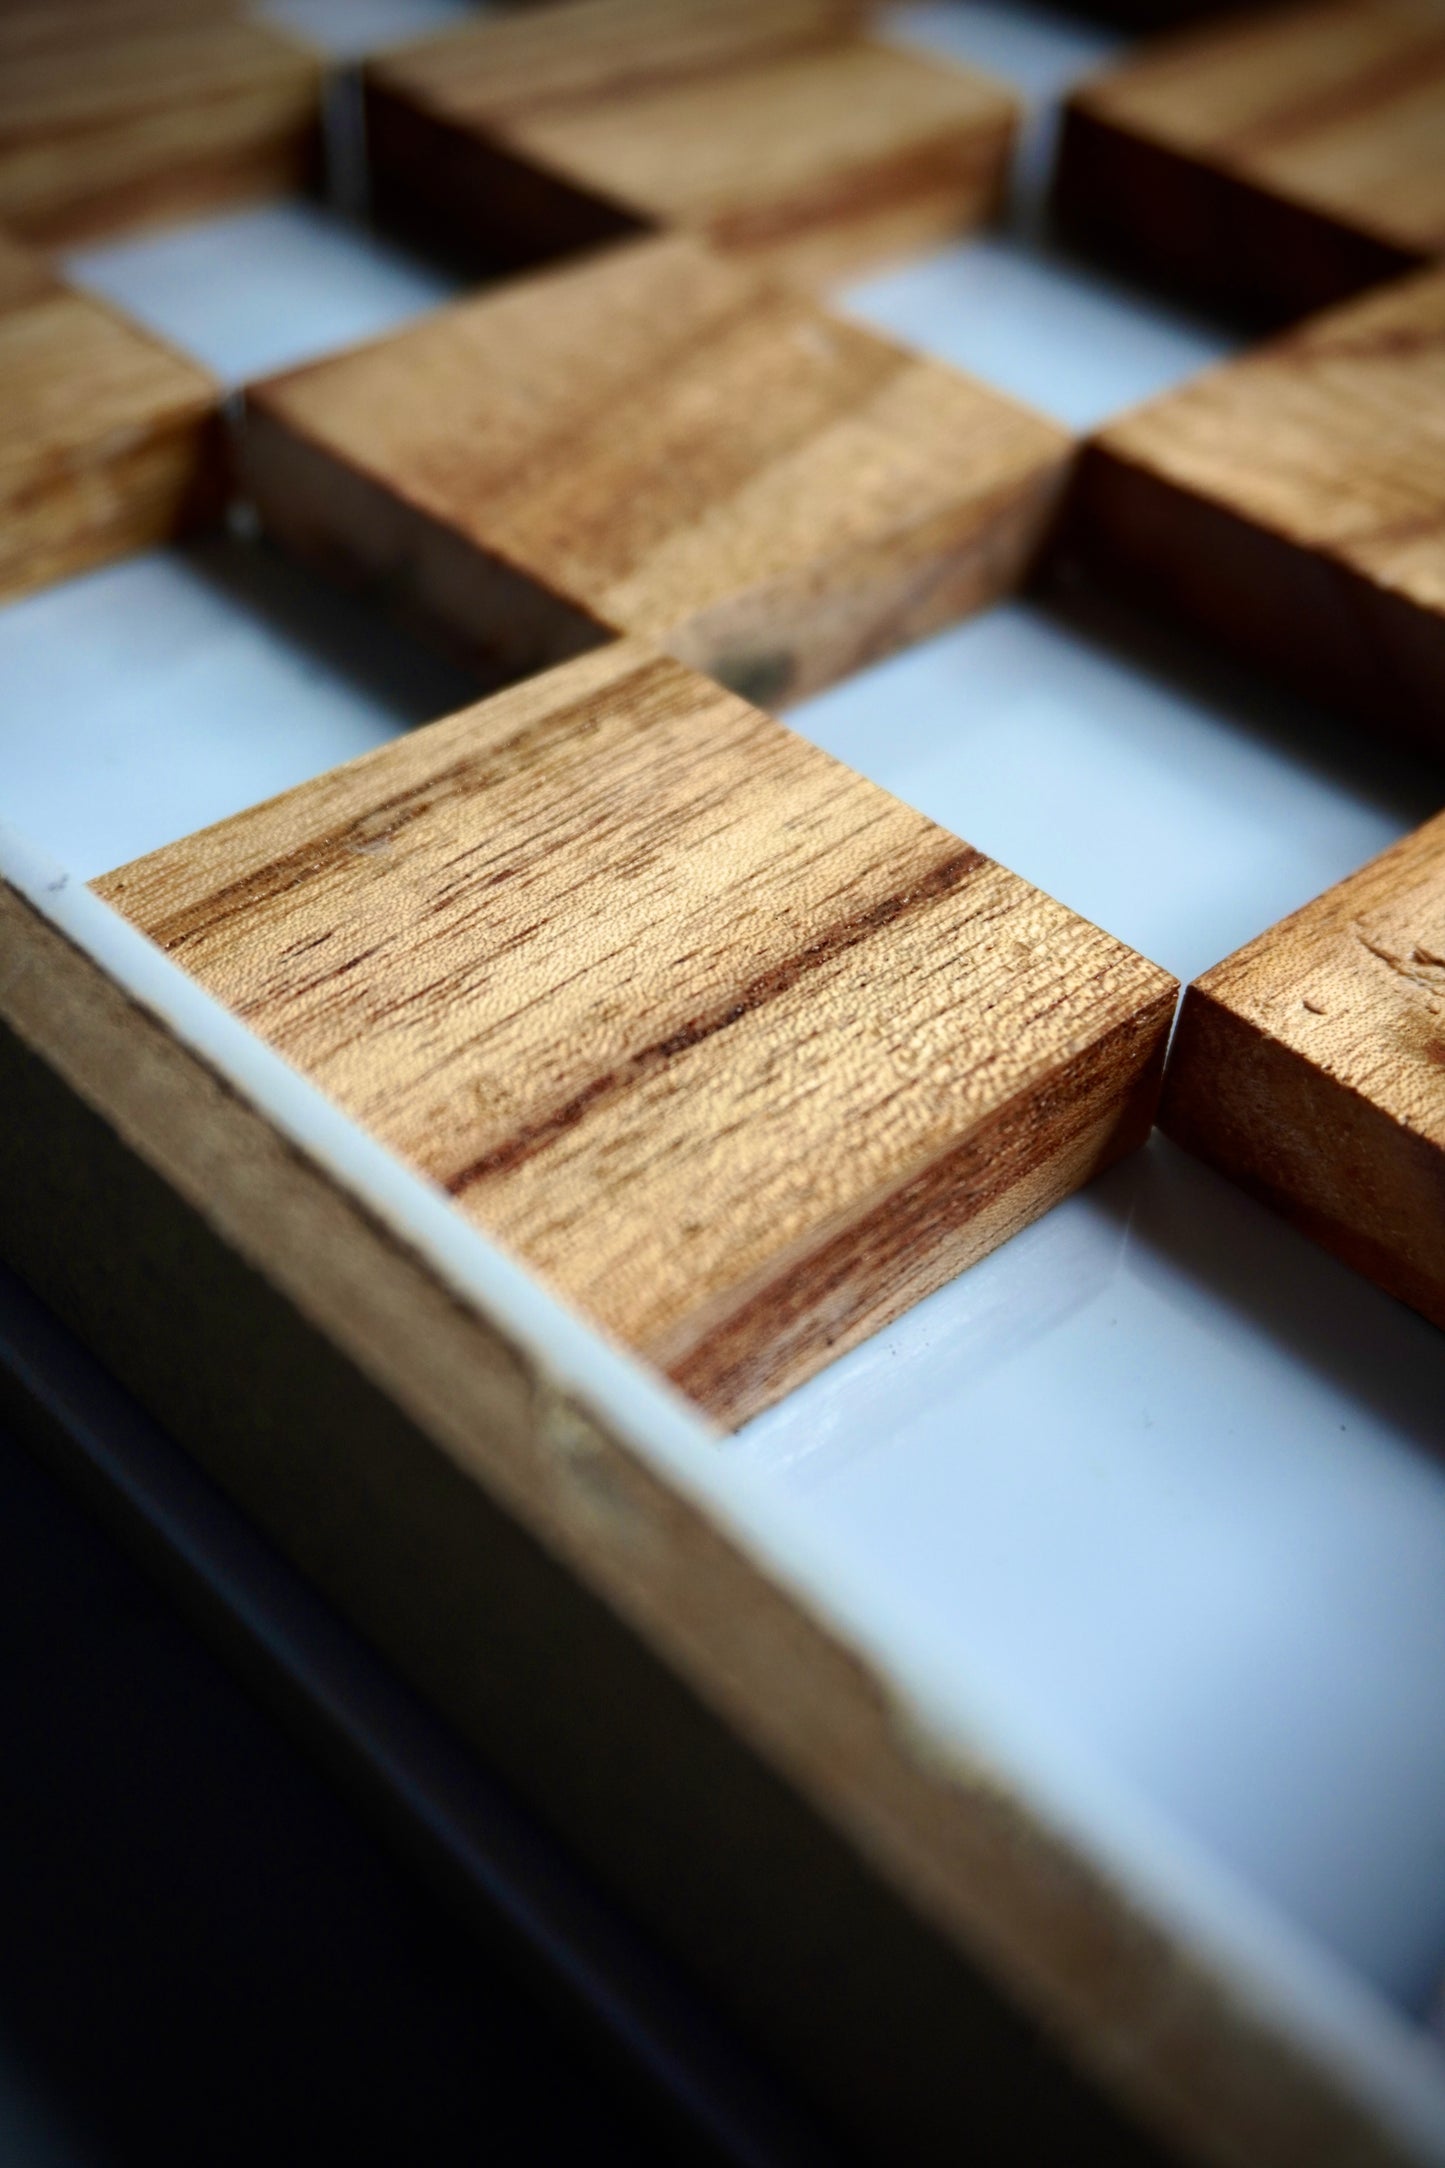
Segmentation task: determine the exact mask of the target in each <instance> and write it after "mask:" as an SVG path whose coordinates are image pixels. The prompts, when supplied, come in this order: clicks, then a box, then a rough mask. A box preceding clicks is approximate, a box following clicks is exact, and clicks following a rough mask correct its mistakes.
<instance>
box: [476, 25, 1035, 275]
mask: <svg viewBox="0 0 1445 2168" xmlns="http://www.w3.org/2000/svg"><path fill="white" fill-rule="evenodd" d="M1016 117H1017V108H1016V105H1015V103H1014V100H1013V99H1012V98H1011V97H1010V96H1009V95H1008V94H1007V93H1006V92H1005V91H1003V90H1001V89H999V88H998V87H997V86H996V85H994V84H993V83H991V82H989V81H987V80H986V79H985V78H983V77H981V76H976V75H972V74H970V73H967V72H965V71H964V70H963V69H960V68H949V67H945V66H943V65H941V64H938V63H935V62H931V61H927V60H924V59H922V58H920V57H917V56H914V55H912V54H908V53H903V52H897V51H894V50H892V49H891V48H889V47H887V46H882V45H876V44H873V43H871V42H870V41H868V40H867V39H863V38H847V39H839V40H837V41H835V42H834V43H833V44H832V45H830V46H827V47H824V48H822V49H821V50H818V51H812V52H804V53H800V54H793V55H787V56H785V57H783V58H780V59H774V60H771V61H769V62H767V63H766V64H760V65H756V66H752V67H748V68H739V69H735V70H733V71H732V72H730V73H726V74H723V75H721V76H713V75H710V74H707V73H699V74H698V75H697V76H695V77H692V78H689V79H687V80H684V81H681V82H676V83H671V84H667V85H664V86H660V87H654V88H650V89H647V90H643V91H639V92H635V93H633V94H632V95H630V96H625V97H624V96H613V97H609V98H607V99H606V100H599V101H598V102H597V103H595V104H591V105H587V106H562V107H558V108H551V109H544V110H542V111H539V112H537V113H535V114H532V115H526V116H521V117H519V118H518V119H517V120H516V121H514V122H510V123H508V124H505V126H504V130H503V133H504V138H505V140H506V142H507V143H508V144H509V145H510V146H512V147H514V148H515V149H517V150H519V151H520V152H522V153H523V154H525V155H527V156H530V157H533V158H535V159H537V160H538V161H539V162H540V163H541V164H542V166H543V167H544V168H545V169H548V170H552V171H556V172H560V173H564V174H567V175H568V176H570V177H571V178H572V179H573V180H575V181H576V182H577V184H578V185H579V187H583V188H586V189H588V190H589V191H592V192H595V193H596V194H598V195H599V196H601V197H602V198H604V199H605V200H607V201H610V202H614V203H621V204H625V205H627V206H628V207H629V208H631V209H633V210H635V211H636V212H637V213H638V215H639V216H642V217H646V218H650V219H651V220H653V221H654V222H655V223H656V224H657V225H659V226H684V227H687V228H689V229H690V230H693V231H696V232H700V233H703V234H705V235H706V236H707V238H708V239H709V240H710V241H711V242H712V244H713V245H714V246H715V247H717V248H720V249H722V250H724V251H726V252H728V253H736V254H739V255H744V256H747V257H748V258H750V259H751V260H754V261H760V262H763V261H765V262H767V263H769V264H770V265H775V266H777V267H779V268H782V269H785V270H789V271H791V272H795V273H797V274H799V275H811V276H816V277H825V276H832V275H837V274H838V273H841V272H842V271H845V270H848V269H851V268H853V267H854V266H857V265H861V264H863V263H866V262H868V261H871V260H874V259H875V258H876V256H877V255H879V254H884V253H887V252H888V251H889V249H890V247H891V248H892V249H893V250H894V251H895V252H897V251H898V250H901V249H902V248H904V247H906V246H907V245H908V243H909V241H910V240H914V241H915V242H916V240H917V238H919V237H925V238H932V237H935V236H941V235H942V234H943V233H946V232H948V231H949V230H955V231H957V230H962V229H963V228H965V227H967V226H969V225H973V224H977V223H978V222H979V221H980V220H981V219H982V218H984V217H985V216H987V215H988V213H989V212H990V211H991V210H992V209H993V208H994V207H995V206H996V204H997V202H998V200H999V198H1000V196H1001V194H1002V189H1003V183H1004V179H1005V175H1006V170H1007V162H1008V154H1009V149H1010V146H1011V142H1012V135H1013V128H1014V123H1015V120H1016ZM890 236H891V239H890Z"/></svg>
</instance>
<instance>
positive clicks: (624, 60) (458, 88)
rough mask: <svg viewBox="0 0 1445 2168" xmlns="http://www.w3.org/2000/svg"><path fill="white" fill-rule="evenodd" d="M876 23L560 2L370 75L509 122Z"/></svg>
mask: <svg viewBox="0 0 1445 2168" xmlns="http://www.w3.org/2000/svg"><path fill="white" fill-rule="evenodd" d="M865 13H866V9H865V8H864V7H863V6H861V5H854V4H852V0H561V4H554V5H550V6H549V7H548V8H547V10H546V12H545V13H538V14H537V15H535V16H528V15H513V16H509V17H508V16H504V17H502V18H500V19H493V20H490V21H486V22H478V23H475V24H472V23H469V24H466V25H465V26H463V27H462V28H460V29H457V30H450V31H445V32H443V33H442V34H440V35H439V36H436V37H432V38H423V39H419V40H418V41H417V42H416V43H415V44H412V45H405V46H400V47H398V48H397V49H396V50H395V51H394V52H390V53H387V54H384V55H383V56H381V57H379V58H378V59H376V60H374V61H372V62H371V63H370V66H369V67H368V70H367V73H368V76H369V78H370V79H371V80H372V81H373V82H375V83H378V84H381V85H384V86H385V87H386V88H387V89H388V90H389V91H392V92H394V93H395V94H397V95H399V96H401V97H404V98H406V99H408V100H411V101H414V102H416V103H419V104H424V105H426V106H427V107H428V108H429V109H430V110H432V111H434V112H436V113H438V114H441V115H443V116H445V117H448V118H451V119H456V120H462V121H466V122H478V121H499V120H502V119H506V118H515V117H517V116H519V115H521V114H523V113H526V112H531V111H535V110H537V109H539V108H544V107H555V106H558V105H562V104H568V103H576V104H582V105H585V104H587V103H589V102H591V101H594V100H602V99H609V98H615V97H618V96H625V95H627V94H629V93H633V92H636V91H639V90H642V89H645V88H647V87H648V86H651V85H657V84H661V83H669V82H673V81H675V80H677V79H678V78H684V79H685V78H686V77H688V76H696V75H699V74H707V75H710V76H714V77H716V76H718V75H720V74H721V73H722V72H723V71H725V70H726V69H728V68H734V67H742V66H747V65H749V64H751V63H754V62H757V61H759V60H766V59H770V58H773V57H776V56H777V55H779V54H783V53H791V52H797V51H800V50H806V49H808V48H810V47H815V46H818V45H822V44H826V43H827V42H829V41H830V40H831V39H832V38H834V37H835V36H837V35H838V33H839V32H840V30H842V29H844V28H846V27H847V25H848V24H849V23H850V22H853V21H856V20H857V19H858V18H859V17H861V16H862V15H864V14H865Z"/></svg>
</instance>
